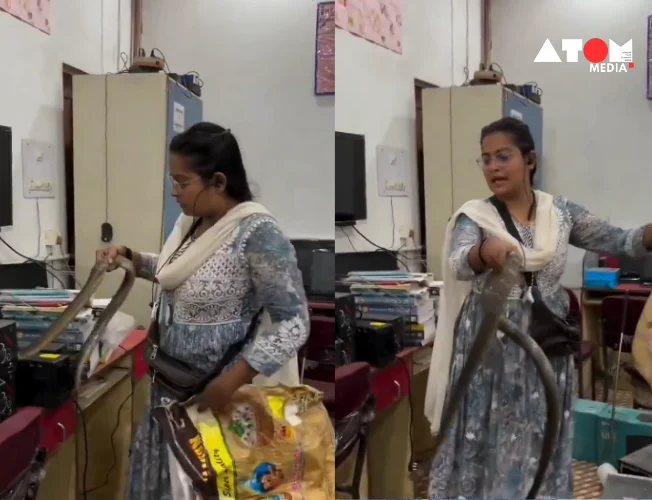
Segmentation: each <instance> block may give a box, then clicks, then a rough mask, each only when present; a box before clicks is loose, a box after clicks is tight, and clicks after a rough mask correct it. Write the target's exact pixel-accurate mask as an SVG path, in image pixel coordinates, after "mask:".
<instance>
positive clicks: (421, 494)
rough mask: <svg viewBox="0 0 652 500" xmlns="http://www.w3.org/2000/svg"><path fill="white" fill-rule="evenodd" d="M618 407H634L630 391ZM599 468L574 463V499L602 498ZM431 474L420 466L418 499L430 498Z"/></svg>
mask: <svg viewBox="0 0 652 500" xmlns="http://www.w3.org/2000/svg"><path fill="white" fill-rule="evenodd" d="M597 392H598V394H597V399H598V400H600V398H601V396H602V394H601V391H600V390H599V389H598V391H597ZM616 405H617V406H624V407H630V408H631V406H632V394H631V392H629V391H624V390H619V391H618V392H617V396H616ZM596 471H597V466H596V465H594V464H591V463H588V462H580V461H578V460H574V461H573V498H576V499H589V498H600V497H601V496H602V485H601V484H600V480H599V479H598V475H597V473H596ZM429 472H430V464H429V463H421V464H419V469H418V470H417V471H416V473H415V475H414V477H415V481H414V494H415V496H416V497H418V498H427V497H428V474H429Z"/></svg>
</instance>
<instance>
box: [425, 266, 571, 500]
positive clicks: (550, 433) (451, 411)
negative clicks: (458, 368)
mask: <svg viewBox="0 0 652 500" xmlns="http://www.w3.org/2000/svg"><path fill="white" fill-rule="evenodd" d="M520 268H521V265H520V261H519V260H518V259H517V258H516V257H514V256H510V257H509V258H508V260H507V263H506V265H505V267H504V268H503V269H502V270H500V271H492V272H491V274H490V275H489V276H488V277H487V282H486V284H485V287H484V289H483V291H482V294H481V297H480V300H481V302H482V304H483V306H484V310H485V315H484V317H483V319H482V322H481V323H480V327H479V329H478V333H477V336H476V339H475V341H474V342H473V345H472V346H471V350H470V352H469V356H468V361H467V362H466V363H465V365H464V367H463V368H462V372H461V373H460V376H459V378H458V380H457V382H456V383H455V385H454V386H453V387H452V390H451V392H450V396H449V400H448V403H447V405H446V407H445V408H444V412H443V414H442V419H441V424H440V428H439V432H438V433H437V435H436V436H435V440H434V443H433V450H432V454H433V456H436V455H437V453H438V451H439V449H440V448H441V445H442V444H443V443H444V442H445V440H446V438H447V435H448V430H449V429H450V427H451V425H452V424H453V420H454V418H455V415H456V413H457V410H458V409H459V406H460V404H461V403H462V401H463V399H464V397H465V396H466V393H467V391H468V389H469V386H470V384H471V381H472V379H473V375H474V374H475V372H476V371H477V370H478V368H479V367H480V365H481V363H482V361H483V359H484V357H485V354H486V353H487V351H490V350H491V349H492V348H493V347H495V345H496V342H500V340H498V337H497V332H498V331H500V332H502V333H503V334H504V335H505V336H506V337H508V338H509V339H511V340H512V341H514V342H515V343H516V344H517V345H518V346H519V347H521V348H522V349H524V350H525V352H526V353H527V355H528V356H529V357H530V358H531V359H532V361H533V363H534V365H535V367H536V369H537V371H538V372H539V376H540V377H541V380H542V381H543V387H544V393H545V397H546V424H545V430H544V435H543V443H542V446H541V453H540V456H539V463H538V466H537V471H536V473H535V475H534V479H533V481H532V485H531V486H530V490H529V491H528V493H527V496H526V497H525V498H528V499H530V498H536V497H537V494H538V492H539V489H540V488H541V484H542V483H543V479H544V477H545V474H546V470H547V469H548V465H549V464H550V461H551V460H552V456H553V454H554V452H555V448H556V447H557V440H558V438H559V430H560V428H561V405H560V399H559V391H558V389H557V379H556V376H555V373H554V370H553V369H552V366H551V365H550V361H548V358H547V356H546V355H545V354H544V352H543V351H542V350H541V348H540V347H539V345H538V344H537V343H536V342H535V341H534V340H532V338H531V337H530V336H529V335H528V334H526V333H525V332H523V331H522V330H520V329H519V328H518V327H517V326H516V325H515V324H514V323H513V322H512V321H510V320H508V319H507V318H505V317H504V311H505V306H506V305H507V298H508V296H509V294H510V292H511V290H512V288H513V287H514V286H516V285H518V284H520V283H522V282H523V274H522V271H521V269H520Z"/></svg>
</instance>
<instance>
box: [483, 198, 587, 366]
mask: <svg viewBox="0 0 652 500" xmlns="http://www.w3.org/2000/svg"><path fill="white" fill-rule="evenodd" d="M489 201H490V202H491V204H492V205H493V206H494V207H496V210H497V211H498V214H499V215H500V218H501V219H502V220H503V222H504V223H505V229H507V232H508V233H509V234H510V235H511V236H512V237H513V238H514V239H516V240H517V241H518V242H519V243H521V244H523V240H522V239H521V235H520V234H519V232H518V229H516V225H515V224H514V221H513V220H512V217H511V215H509V211H508V210H507V207H506V206H505V205H504V204H503V203H502V202H501V201H500V200H499V199H498V198H496V197H495V196H492V197H491V198H489ZM523 274H524V276H525V282H526V283H527V285H528V286H529V287H530V290H531V291H532V299H533V302H532V318H531V320H532V321H531V325H530V336H531V337H532V340H534V341H535V342H536V343H537V344H539V347H541V350H542V351H543V352H544V353H545V354H546V356H548V357H549V358H554V357H562V356H569V355H575V354H577V353H578V352H579V348H580V331H579V325H578V324H577V323H576V322H574V321H570V320H566V319H562V318H560V317H559V316H557V315H556V314H555V313H554V312H552V311H551V310H550V308H549V307H548V306H547V305H546V304H545V302H544V301H543V298H542V297H541V292H540V291H539V289H538V288H537V285H536V276H535V275H534V273H531V272H526V273H523Z"/></svg>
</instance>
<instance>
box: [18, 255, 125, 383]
mask: <svg viewBox="0 0 652 500" xmlns="http://www.w3.org/2000/svg"><path fill="white" fill-rule="evenodd" d="M115 267H119V268H122V269H123V270H124V271H125V275H124V278H123V279H122V283H121V284H120V287H119V288H118V291H117V292H116V293H115V295H114V296H113V298H112V299H111V301H110V302H109V304H108V305H107V306H106V308H105V309H104V310H103V311H102V312H101V313H100V315H99V317H98V318H97V321H96V322H95V324H94V325H93V328H92V330H91V332H90V334H89V335H88V338H87V339H86V340H85V341H84V343H83V344H82V347H81V351H80V354H79V359H78V361H77V367H76V369H75V385H74V389H73V391H74V393H75V394H77V393H78V392H79V389H80V388H81V385H82V383H83V382H84V377H83V375H84V369H85V366H86V363H87V362H88V360H89V359H90V357H91V354H92V353H93V351H94V349H95V348H96V347H97V345H98V343H99V342H100V340H101V337H102V333H103V332H104V330H105V329H106V327H107V325H108V324H109V321H110V320H111V318H112V317H113V316H114V315H115V313H117V312H118V310H119V309H120V307H121V306H122V304H123V303H124V301H125V299H126V298H127V295H129V292H130V291H131V288H132V287H133V285H134V282H135V280H136V268H135V267H134V264H133V262H131V261H130V260H128V259H126V258H125V257H121V256H118V257H116V259H115V264H114V265H112V264H110V263H109V262H108V261H106V260H98V261H97V262H96V263H95V265H94V266H93V268H92V269H91V272H90V275H89V277H88V280H86V283H85V284H84V286H83V287H82V288H81V290H79V292H78V293H77V295H76V296H75V298H74V299H73V300H72V302H71V303H70V304H69V305H68V307H66V309H65V310H64V312H63V313H62V314H61V316H59V317H58V318H57V319H56V320H55V321H54V322H53V323H52V325H50V327H49V328H48V329H47V330H46V331H45V333H44V334H43V336H42V337H41V338H40V339H38V340H37V341H35V342H32V343H31V344H30V345H29V346H27V347H25V348H24V349H21V350H20V351H19V352H18V360H19V361H20V360H27V359H30V358H34V357H35V356H37V355H38V354H39V353H40V352H41V351H42V350H43V349H44V348H46V347H47V346H48V345H50V344H51V343H52V342H54V341H55V340H56V339H57V338H58V337H59V336H60V335H61V334H62V333H63V332H64V331H65V330H66V328H67V327H68V325H69V324H70V323H71V322H72V321H74V319H75V318H76V317H77V315H78V314H79V313H80V312H81V311H82V309H84V308H86V307H87V306H88V304H89V303H90V301H91V299H92V297H93V294H94V293H95V292H96V291H97V288H98V287H99V286H100V284H101V283H102V280H103V279H104V276H105V275H106V273H107V272H109V271H111V270H113V269H114V268H115Z"/></svg>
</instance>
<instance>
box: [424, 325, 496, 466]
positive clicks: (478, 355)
mask: <svg viewBox="0 0 652 500" xmlns="http://www.w3.org/2000/svg"><path fill="white" fill-rule="evenodd" d="M497 326H498V317H497V316H496V315H495V314H487V315H485V317H484V319H483V320H482V323H481V325H480V330H479V332H486V331H489V332H492V331H494V332H495V331H496V328H497ZM492 338H493V335H480V334H478V336H477V338H476V341H475V342H474V343H473V346H471V352H470V353H469V356H468V361H467V362H466V363H465V364H464V368H462V373H461V374H460V377H459V379H458V380H457V382H456V383H455V386H454V387H453V389H452V391H451V393H450V394H451V396H450V400H449V401H448V404H447V405H446V410H445V411H444V414H443V415H442V418H441V424H440V425H439V432H438V433H437V435H436V436H435V442H434V444H433V451H432V453H433V456H434V455H437V452H438V451H439V447H440V446H441V445H442V443H443V442H444V441H445V440H446V437H447V436H446V434H447V432H446V429H449V428H450V426H451V425H452V423H453V419H454V418H455V415H456V414H457V410H458V408H459V406H460V404H461V403H462V400H463V399H464V397H465V396H466V391H467V390H468V388H469V386H470V385H471V381H472V380H473V375H475V372H476V371H477V369H478V368H479V367H480V364H481V363H482V360H483V358H484V354H485V351H486V350H487V347H488V344H489V341H490V340H491V339H492Z"/></svg>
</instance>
